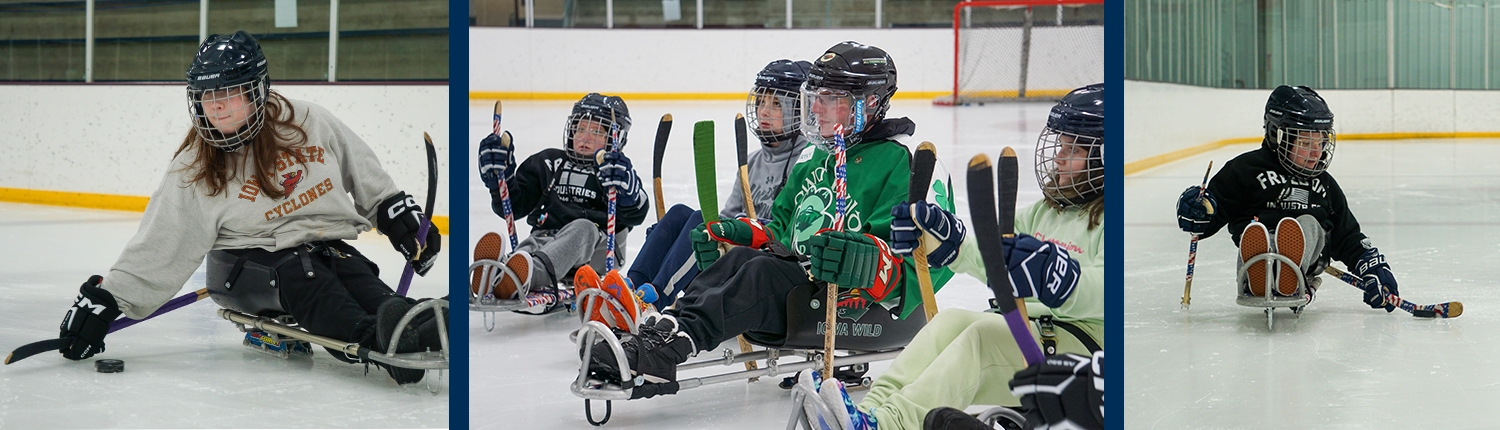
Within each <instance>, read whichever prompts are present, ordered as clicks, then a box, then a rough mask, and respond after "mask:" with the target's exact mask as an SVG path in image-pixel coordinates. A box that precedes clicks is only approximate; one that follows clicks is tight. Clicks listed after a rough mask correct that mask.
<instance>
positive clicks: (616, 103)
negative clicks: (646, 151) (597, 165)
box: [563, 93, 630, 164]
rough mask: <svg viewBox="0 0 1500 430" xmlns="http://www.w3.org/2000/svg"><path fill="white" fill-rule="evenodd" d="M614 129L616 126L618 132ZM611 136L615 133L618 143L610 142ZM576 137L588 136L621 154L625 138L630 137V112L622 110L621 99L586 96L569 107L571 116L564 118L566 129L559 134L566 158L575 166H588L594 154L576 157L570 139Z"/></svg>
mask: <svg viewBox="0 0 1500 430" xmlns="http://www.w3.org/2000/svg"><path fill="white" fill-rule="evenodd" d="M615 126H618V131H616V130H615V129H614V127H615ZM615 132H618V133H619V134H618V136H619V139H620V140H619V142H613V141H612V140H611V133H615ZM578 133H587V134H590V135H592V137H593V138H594V139H597V141H599V142H605V143H608V144H611V145H613V146H614V150H616V151H621V150H624V149H625V141H626V140H625V137H626V136H627V135H628V134H629V133H630V109H629V108H627V107H626V106H625V99H621V98H619V97H616V96H606V95H602V94H599V93H589V94H588V95H586V96H583V98H582V99H579V100H578V102H577V103H573V112H572V113H571V114H569V115H568V125H567V128H566V129H564V130H563V137H564V138H565V139H567V143H568V148H567V149H568V155H569V156H571V157H572V158H573V160H574V161H577V162H579V163H585V164H591V163H593V162H594V161H593V160H594V154H580V153H578V151H575V150H574V147H573V139H574V137H576V136H578Z"/></svg>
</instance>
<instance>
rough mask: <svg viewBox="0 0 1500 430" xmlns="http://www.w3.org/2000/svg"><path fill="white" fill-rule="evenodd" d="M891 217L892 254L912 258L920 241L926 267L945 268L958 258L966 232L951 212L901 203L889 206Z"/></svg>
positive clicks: (922, 203)
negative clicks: (923, 249)
mask: <svg viewBox="0 0 1500 430" xmlns="http://www.w3.org/2000/svg"><path fill="white" fill-rule="evenodd" d="M891 217H892V218H891V251H894V252H895V253H897V254H901V255H911V254H912V252H913V251H915V250H916V249H917V246H918V245H919V242H918V241H920V244H921V245H927V265H928V266H931V267H943V266H947V265H949V264H952V263H953V260H954V259H956V258H958V247H959V246H960V245H963V243H964V234H965V230H964V223H963V221H959V220H958V217H956V216H953V214H952V213H949V212H948V211H945V210H943V208H940V207H938V205H935V204H932V203H927V202H920V203H912V204H910V205H908V204H906V203H902V204H899V205H896V206H892V207H891ZM917 227H921V229H920V230H919V229H917Z"/></svg>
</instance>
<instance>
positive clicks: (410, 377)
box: [375, 297, 427, 385]
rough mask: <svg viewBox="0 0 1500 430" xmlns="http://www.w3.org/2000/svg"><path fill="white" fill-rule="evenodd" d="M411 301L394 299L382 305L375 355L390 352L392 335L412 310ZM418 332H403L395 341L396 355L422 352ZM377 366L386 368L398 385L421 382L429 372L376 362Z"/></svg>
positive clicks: (411, 329) (377, 325) (377, 317)
mask: <svg viewBox="0 0 1500 430" xmlns="http://www.w3.org/2000/svg"><path fill="white" fill-rule="evenodd" d="M409 300H410V299H407V298H405V297H402V298H393V299H391V300H386V301H385V303H381V304H380V309H379V311H377V312H376V321H377V323H376V330H375V339H376V345H377V346H378V347H379V348H378V350H377V351H375V353H377V354H385V352H386V351H388V350H390V345H391V342H392V339H391V335H393V334H395V333H396V325H397V324H399V323H401V317H403V316H405V315H406V311H408V310H410V309H411V302H410V301H409ZM418 331H420V330H418V329H417V328H416V327H410V326H409V327H407V328H406V330H403V331H402V332H401V338H400V339H396V340H395V342H396V353H398V354H400V353H406V352H419V351H421V350H422V346H421V336H420V335H419V334H417V332H418ZM375 364H376V365H377V366H380V367H383V368H385V370H386V372H387V373H389V374H390V375H391V379H395V380H396V383H397V384H401V385H406V384H412V383H416V382H417V381H421V380H422V377H423V376H426V375H427V371H425V370H421V369H407V368H404V367H396V366H392V365H388V364H385V363H380V362H376V363H375Z"/></svg>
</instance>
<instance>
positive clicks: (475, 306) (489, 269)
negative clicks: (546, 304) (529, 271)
mask: <svg viewBox="0 0 1500 430" xmlns="http://www.w3.org/2000/svg"><path fill="white" fill-rule="evenodd" d="M476 271H477V272H476ZM469 274H470V276H476V275H477V276H479V277H480V282H483V283H484V285H487V286H493V285H495V284H497V283H498V282H497V281H498V278H497V277H508V278H511V279H512V282H514V283H515V285H516V286H517V287H516V298H513V299H501V298H498V297H495V296H494V294H491V293H490V292H489V291H484V292H481V293H480V294H478V295H475V294H470V295H469V311H470V312H479V313H480V315H481V318H483V320H484V321H483V322H484V330H485V331H493V330H495V324H496V320H495V318H496V317H497V315H495V314H496V313H500V312H513V311H518V310H523V309H527V308H530V307H532V306H533V304H532V303H530V302H528V301H527V296H528V295H529V294H530V293H531V286H529V285H527V283H526V282H523V281H522V280H521V277H520V275H519V274H517V273H516V272H515V271H514V270H511V268H510V267H509V266H506V265H505V262H504V261H499V260H479V261H475V262H474V263H473V264H470V265H469ZM557 288H563V287H561V286H559V287H557ZM559 294H560V296H561V297H560V298H559V301H560V302H559V303H557V304H555V305H553V306H565V307H566V309H572V308H573V298H572V297H570V295H568V294H562V291H561V290H559Z"/></svg>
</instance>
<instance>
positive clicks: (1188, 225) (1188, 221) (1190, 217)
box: [1177, 185, 1219, 234]
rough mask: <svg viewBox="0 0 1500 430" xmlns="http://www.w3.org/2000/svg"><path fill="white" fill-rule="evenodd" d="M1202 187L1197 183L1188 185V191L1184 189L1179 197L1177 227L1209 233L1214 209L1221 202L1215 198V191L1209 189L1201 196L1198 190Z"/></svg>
mask: <svg viewBox="0 0 1500 430" xmlns="http://www.w3.org/2000/svg"><path fill="white" fill-rule="evenodd" d="M1201 189H1202V188H1200V187H1199V186H1197V185H1194V186H1191V187H1188V189H1187V191H1183V192H1182V196H1181V197H1178V198H1177V227H1180V228H1182V231H1185V232H1188V233H1193V234H1203V233H1208V224H1209V223H1210V222H1212V221H1213V219H1214V211H1215V210H1217V209H1216V208H1218V207H1219V203H1218V202H1217V201H1215V200H1214V195H1213V193H1210V192H1207V191H1204V192H1203V196H1202V197H1199V196H1198V192H1199V190H1201Z"/></svg>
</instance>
